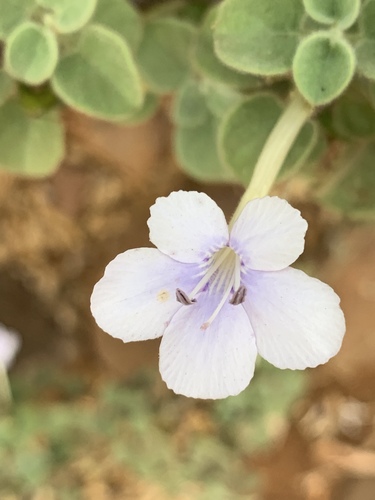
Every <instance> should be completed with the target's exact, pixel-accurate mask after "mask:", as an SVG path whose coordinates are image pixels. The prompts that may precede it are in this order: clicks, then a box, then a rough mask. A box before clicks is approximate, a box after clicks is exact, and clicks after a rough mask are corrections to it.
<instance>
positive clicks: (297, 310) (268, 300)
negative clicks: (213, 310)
mask: <svg viewBox="0 0 375 500" xmlns="http://www.w3.org/2000/svg"><path fill="white" fill-rule="evenodd" d="M245 280H246V286H247V298H246V301H245V303H244V308H245V310H246V312H247V313H248V315H249V319H250V322H251V324H252V326H253V329H254V333H255V337H256V343H257V347H258V352H259V354H260V355H261V356H262V357H263V358H264V359H266V360H267V361H269V362H270V363H272V364H273V365H275V366H277V367H278V368H291V369H304V368H307V367H315V366H317V365H320V364H322V363H326V362H327V361H328V360H329V359H330V358H332V356H334V355H335V354H337V352H338V351H339V349H340V347H341V343H342V339H343V336H344V333H345V319H344V315H343V312H342V310H341V309H340V306H339V303H340V299H339V297H338V296H337V295H336V294H335V292H334V291H333V290H332V288H331V287H329V286H328V285H326V284H325V283H322V282H321V281H319V280H317V279H315V278H310V277H309V276H307V275H306V274H305V273H303V272H302V271H298V270H297V269H293V268H287V269H284V270H282V271H276V272H257V271H254V272H250V273H249V274H248V275H247V276H246V278H245Z"/></svg>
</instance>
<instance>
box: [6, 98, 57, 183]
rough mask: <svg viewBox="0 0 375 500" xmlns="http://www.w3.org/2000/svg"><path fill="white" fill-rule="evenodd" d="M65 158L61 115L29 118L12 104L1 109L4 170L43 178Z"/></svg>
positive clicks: (17, 105) (11, 102) (53, 112)
mask: <svg viewBox="0 0 375 500" xmlns="http://www.w3.org/2000/svg"><path fill="white" fill-rule="evenodd" d="M63 157H64V127H63V124H62V122H61V121H60V117H59V114H58V112H57V111H55V110H53V111H49V112H47V113H45V114H43V115H41V116H38V117H33V116H29V115H28V114H26V112H25V111H24V110H23V109H22V108H21V107H20V105H19V104H18V103H17V102H15V101H13V100H11V101H8V102H6V103H5V104H4V106H2V107H1V108H0V168H2V169H5V170H8V171H9V172H12V173H16V174H20V175H27V176H31V177H42V176H45V175H49V174H51V173H52V172H53V171H54V170H55V169H56V168H57V167H58V165H59V163H60V162H61V161H62V159H63Z"/></svg>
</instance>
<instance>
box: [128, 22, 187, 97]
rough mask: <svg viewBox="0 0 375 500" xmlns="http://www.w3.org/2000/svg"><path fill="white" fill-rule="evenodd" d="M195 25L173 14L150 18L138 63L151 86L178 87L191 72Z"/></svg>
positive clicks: (161, 90) (156, 88) (160, 88)
mask: <svg viewBox="0 0 375 500" xmlns="http://www.w3.org/2000/svg"><path fill="white" fill-rule="evenodd" d="M194 34H195V29H194V27H193V26H192V25H191V24H190V23H187V22H186V21H181V20H179V19H174V18H163V19H159V18H158V19H151V20H150V21H149V22H148V23H147V24H146V26H145V31H144V36H143V39H142V42H141V45H140V47H139V50H138V58H137V63H138V64H139V66H140V71H141V73H142V75H143V77H144V79H145V81H146V83H147V84H148V86H149V87H150V89H151V90H153V91H154V92H158V93H167V92H171V91H173V90H176V89H177V88H178V87H179V86H180V85H182V83H183V82H184V81H185V80H186V79H187V77H188V75H189V70H190V68H189V57H188V54H189V52H190V50H191V44H192V41H193V37H194Z"/></svg>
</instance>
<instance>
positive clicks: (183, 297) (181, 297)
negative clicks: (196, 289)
mask: <svg viewBox="0 0 375 500" xmlns="http://www.w3.org/2000/svg"><path fill="white" fill-rule="evenodd" d="M176 300H177V302H180V304H182V305H184V306H191V304H194V302H196V299H189V296H188V295H187V294H186V293H185V292H183V291H182V290H181V289H180V288H177V289H176Z"/></svg>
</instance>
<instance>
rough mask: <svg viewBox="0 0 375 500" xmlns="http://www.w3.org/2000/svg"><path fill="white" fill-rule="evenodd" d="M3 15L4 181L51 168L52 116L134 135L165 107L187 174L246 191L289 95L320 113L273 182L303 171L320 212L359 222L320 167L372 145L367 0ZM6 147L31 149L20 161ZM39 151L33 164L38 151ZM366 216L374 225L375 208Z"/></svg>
mask: <svg viewBox="0 0 375 500" xmlns="http://www.w3.org/2000/svg"><path fill="white" fill-rule="evenodd" d="M0 11H1V12H2V15H1V18H0V39H1V40H2V43H3V48H4V61H3V67H2V68H0V118H1V120H2V123H1V125H2V132H1V134H0V145H1V150H0V167H1V168H3V169H6V170H9V171H11V172H13V173H17V174H21V175H28V176H32V177H37V176H41V175H48V174H50V173H52V172H53V171H54V170H55V169H56V168H57V167H58V164H59V162H60V161H61V159H62V157H63V155H64V149H63V148H64V127H63V124H62V121H61V118H60V117H59V111H60V109H59V108H60V107H61V105H65V106H68V107H70V108H72V109H73V110H78V111H80V112H82V113H85V114H87V115H89V116H92V117H94V118H101V119H105V120H108V121H114V122H121V123H127V124H130V125H132V124H139V123H141V122H143V121H146V120H148V119H149V118H151V117H152V115H153V114H154V113H155V112H156V110H157V109H158V105H159V103H160V102H161V100H162V98H163V96H165V95H169V96H172V101H173V102H172V111H171V117H172V120H173V121H174V123H175V133H174V146H175V152H176V156H177V159H178V161H179V163H180V165H181V167H182V168H183V169H184V170H185V171H186V173H187V174H188V175H190V176H192V177H194V178H196V179H197V180H200V181H203V182H232V183H239V184H247V183H248V182H249V179H250V178H251V176H252V173H253V171H254V167H255V164H256V162H257V159H258V157H259V153H260V151H261V150H262V148H263V146H264V144H265V142H266V140H267V137H268V136H269V133H270V131H271V130H272V129H273V127H274V125H275V124H276V122H277V120H278V118H279V117H280V113H281V111H282V109H283V108H284V107H285V103H286V102H287V100H288V97H289V95H290V93H291V92H293V91H298V92H299V93H300V94H302V96H303V97H304V98H305V99H306V100H307V101H308V102H309V103H310V104H311V105H312V106H313V107H314V108H316V113H315V115H314V117H313V119H312V120H311V122H309V124H308V125H307V126H306V127H305V128H304V129H303V131H302V132H301V134H300V136H299V138H298V140H297V142H296V144H295V146H294V148H293V150H292V151H291V152H290V154H289V156H288V158H287V160H286V163H285V165H284V168H283V171H282V172H281V175H280V176H279V179H278V180H279V181H283V180H285V179H286V178H287V177H292V176H293V177H295V176H297V175H300V174H302V175H305V174H306V172H308V174H309V175H308V178H309V179H311V181H312V182H311V186H312V187H314V188H315V186H318V188H319V190H318V191H317V196H316V200H317V201H319V202H322V203H325V201H324V200H326V199H328V198H327V197H326V196H325V197H323V198H322V197H320V195H319V193H320V190H321V188H327V189H330V192H331V194H332V196H331V194H330V199H333V197H334V198H337V199H338V198H340V199H341V200H342V203H340V211H341V212H342V213H343V214H345V216H348V217H350V216H351V214H354V212H355V214H356V215H355V217H359V215H358V214H360V213H362V210H361V203H360V200H359V198H358V197H353V199H352V200H351V203H350V205H345V200H346V199H347V197H345V196H344V197H342V196H341V197H340V195H339V194H338V193H337V192H336V191H337V190H338V189H342V183H341V182H336V180H335V179H337V178H339V177H340V176H338V177H337V176H336V167H335V168H333V169H330V171H328V169H327V172H325V173H324V175H321V173H322V172H321V170H319V168H318V169H316V168H315V167H316V166H318V167H319V159H320V158H322V157H323V156H324V155H325V156H326V158H328V157H329V148H330V146H331V144H335V143H336V142H337V141H341V142H343V143H345V144H347V145H348V146H350V145H353V147H358V146H359V143H358V141H362V142H363V141H365V142H369V141H372V140H373V135H374V128H375V125H374V123H375V122H374V117H375V98H374V95H375V91H374V89H375V29H374V23H375V0H366V2H362V3H361V2H360V1H359V0H324V1H323V0H279V1H278V2H275V1H274V0H262V2H259V1H258V0H222V1H221V2H220V3H219V4H214V5H210V2H207V1H205V0H194V1H190V0H170V1H165V2H162V3H157V2H156V3H154V4H153V6H152V7H151V8H149V9H147V10H143V11H140V10H138V9H137V8H136V7H135V5H134V3H132V2H131V1H130V0H82V1H80V2H76V1H74V0H14V1H12V2H9V1H8V0H0ZM265 94H267V95H268V96H269V99H268V100H267V99H264V98H263V97H262V96H264V95H265ZM272 103H273V104H272ZM255 105H256V106H255ZM254 106H255V109H252V107H254ZM272 106H273V108H274V109H273V112H270V109H271V108H272ZM322 106H324V108H322ZM276 108H277V109H276ZM16 110H17V111H16ZM51 116H52V117H53V123H54V126H53V127H52V128H53V130H52V131H49V130H48V128H47V127H45V126H44V123H45V122H46V120H47V121H49V120H51ZM10 118H11V119H12V123H10V122H9V120H10ZM57 122H59V123H57ZM7 129H9V130H7ZM9 137H11V139H9V140H8V138H9ZM51 137H52V140H51ZM4 138H5V139H4ZM15 142H17V144H18V143H25V144H28V145H30V146H28V147H26V148H24V151H23V154H22V155H21V154H16V153H15V152H14V144H15ZM47 143H49V145H48V148H47V149H48V151H46V152H44V153H42V152H41V153H40V155H41V159H40V161H38V158H37V154H35V152H36V148H37V146H38V147H39V145H40V144H47ZM47 153H48V154H47ZM47 157H49V158H50V160H48V158H47ZM344 168H346V167H344V166H343V169H344ZM366 168H370V167H369V165H368V166H367V167H366ZM330 173H332V175H333V177H331V176H330ZM343 175H344V174H343ZM353 175H358V176H359V175H362V176H363V175H364V170H363V169H362V168H360V169H357V172H353ZM368 177H371V174H370V173H369V172H367V170H366V179H367V178H368ZM355 182H356V185H357V184H360V183H361V181H360V180H359V179H357V180H356V181H355ZM319 184H320V185H319ZM339 186H341V187H339ZM357 199H358V203H359V204H358V205H356V204H355V202H354V200H357ZM373 199H374V200H375V197H374V196H373ZM344 205H345V206H344ZM327 206H328V205H327ZM329 206H331V204H329ZM366 214H367V215H366V218H368V217H371V216H373V215H374V214H375V202H374V207H373V209H370V207H368V209H367V210H366Z"/></svg>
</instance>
